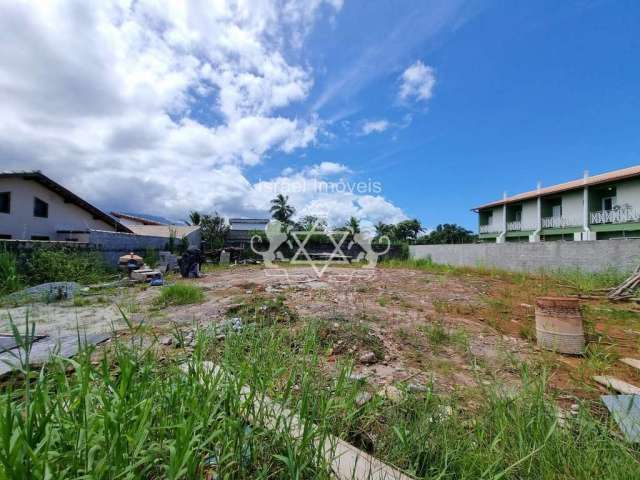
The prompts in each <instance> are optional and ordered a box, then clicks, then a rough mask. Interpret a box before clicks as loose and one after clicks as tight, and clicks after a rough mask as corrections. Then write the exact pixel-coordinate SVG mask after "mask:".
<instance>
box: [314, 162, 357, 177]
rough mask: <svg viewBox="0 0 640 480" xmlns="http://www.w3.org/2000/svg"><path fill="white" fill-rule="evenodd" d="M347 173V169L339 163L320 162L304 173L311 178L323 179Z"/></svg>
mask: <svg viewBox="0 0 640 480" xmlns="http://www.w3.org/2000/svg"><path fill="white" fill-rule="evenodd" d="M349 171H350V170H349V168H348V167H347V166H346V165H342V164H341V163H335V162H321V163H319V164H317V165H313V166H311V167H310V168H309V169H307V170H306V172H305V173H307V174H308V175H309V176H311V177H324V176H328V175H337V174H338V173H347V172H349Z"/></svg>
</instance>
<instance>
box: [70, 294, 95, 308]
mask: <svg viewBox="0 0 640 480" xmlns="http://www.w3.org/2000/svg"><path fill="white" fill-rule="evenodd" d="M87 305H91V299H89V298H87V297H83V296H81V295H75V296H74V297H73V306H74V307H86V306H87Z"/></svg>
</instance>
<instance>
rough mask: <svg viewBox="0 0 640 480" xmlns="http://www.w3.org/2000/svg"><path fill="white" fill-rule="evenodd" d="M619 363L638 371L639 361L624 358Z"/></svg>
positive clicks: (639, 367) (639, 368)
mask: <svg viewBox="0 0 640 480" xmlns="http://www.w3.org/2000/svg"><path fill="white" fill-rule="evenodd" d="M620 361H621V362H622V363H625V364H627V365H629V366H630V367H633V368H637V369H638V370H640V359H638V358H629V357H624V358H621V359H620Z"/></svg>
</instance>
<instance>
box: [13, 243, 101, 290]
mask: <svg viewBox="0 0 640 480" xmlns="http://www.w3.org/2000/svg"><path fill="white" fill-rule="evenodd" d="M18 268H19V271H20V273H21V274H22V276H23V277H24V279H25V281H26V282H27V283H28V284H29V285H38V284H40V283H47V282H78V283H82V284H91V283H99V282H102V281H104V280H106V279H107V278H108V277H109V276H110V275H112V274H113V273H114V270H113V268H110V267H109V266H108V265H107V264H106V263H105V261H104V259H103V257H102V255H101V254H100V252H96V251H86V250H77V249H72V248H48V247H41V248H37V249H34V250H33V251H32V252H30V253H24V254H22V255H21V257H20V261H19V267H18Z"/></svg>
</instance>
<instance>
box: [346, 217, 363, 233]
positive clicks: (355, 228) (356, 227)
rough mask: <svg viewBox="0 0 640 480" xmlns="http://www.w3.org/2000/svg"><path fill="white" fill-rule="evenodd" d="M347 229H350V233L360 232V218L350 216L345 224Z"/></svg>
mask: <svg viewBox="0 0 640 480" xmlns="http://www.w3.org/2000/svg"><path fill="white" fill-rule="evenodd" d="M345 228H346V229H347V230H351V233H360V220H358V219H357V218H356V217H351V218H350V219H349V221H348V222H347V223H346V224H345Z"/></svg>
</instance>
